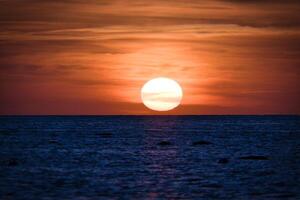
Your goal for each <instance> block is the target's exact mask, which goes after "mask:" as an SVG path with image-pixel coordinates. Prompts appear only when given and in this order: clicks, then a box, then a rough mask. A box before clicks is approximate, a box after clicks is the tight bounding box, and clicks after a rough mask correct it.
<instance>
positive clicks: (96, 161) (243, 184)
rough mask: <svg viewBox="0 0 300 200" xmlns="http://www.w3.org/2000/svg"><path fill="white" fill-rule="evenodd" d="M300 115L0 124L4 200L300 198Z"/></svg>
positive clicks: (3, 120) (13, 120)
mask: <svg viewBox="0 0 300 200" xmlns="http://www.w3.org/2000/svg"><path fill="white" fill-rule="evenodd" d="M299 134H300V117H299V116H198V117H196V116H165V117H162V116H160V117H158V116H156V117H155V116H148V117H146V116H131V117H128V116H114V117H108V116H107V117H54V116H52V117H0V199H86V200H89V199H299V198H300V196H299V194H300V192H299V191H300V186H299V183H300V180H299V179H300V178H299V172H300V169H299V168H300V164H299V158H300V135H299Z"/></svg>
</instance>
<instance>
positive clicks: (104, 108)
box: [0, 0, 300, 115]
mask: <svg viewBox="0 0 300 200" xmlns="http://www.w3.org/2000/svg"><path fill="white" fill-rule="evenodd" d="M155 77H169V78H171V79H174V80H176V81H177V82H178V83H179V84H180V85H181V87H182V89H183V94H184V95H183V99H182V103H181V105H180V106H179V107H177V108H176V109H174V110H172V111H168V112H164V113H163V114H199V115H202V114H203V115H207V114H218V115H219V114H220V115H221V114H300V105H299V102H300V89H299V88H300V87H299V86H300V84H299V83H300V2H299V1H298V0H285V1H283V0H282V1H280V0H252V1H251V0H244V1H243V0H152V1H149V0H98V1H97V0H90V1H88V0H0V114H2V115H19V114H20V115H26V114H32V115H44V114H45V115H56V114H57V115H64V114H66V115H73V114H76V115H84V114H89V115H111V114H112V115H119V114H120V115H127V114H133V115H139V114H162V113H157V112H154V111H151V110H149V109H147V108H146V107H145V106H144V105H143V104H142V102H141V94H140V91H141V88H142V86H143V85H144V83H145V82H147V81H148V80H150V79H152V78H155Z"/></svg>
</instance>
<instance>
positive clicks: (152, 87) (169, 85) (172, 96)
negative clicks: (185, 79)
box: [141, 77, 183, 111]
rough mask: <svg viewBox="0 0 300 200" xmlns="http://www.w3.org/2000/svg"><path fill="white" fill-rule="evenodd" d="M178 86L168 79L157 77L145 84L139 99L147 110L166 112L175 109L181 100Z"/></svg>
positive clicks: (180, 91)
mask: <svg viewBox="0 0 300 200" xmlns="http://www.w3.org/2000/svg"><path fill="white" fill-rule="evenodd" d="M182 95H183V93H182V89H181V87H180V85H179V84H178V83H177V82H176V81H174V80H172V79H169V78H165V77H158V78H154V79H152V80H150V81H148V82H146V83H145V85H144V86H143V88H142V90H141V97H142V101H143V103H144V105H145V106H146V107H147V108H150V109H151V110H155V111H168V110H172V109H174V108H176V107H177V106H178V105H179V104H180V102H181V99H182Z"/></svg>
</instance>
